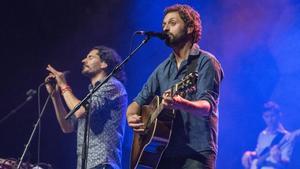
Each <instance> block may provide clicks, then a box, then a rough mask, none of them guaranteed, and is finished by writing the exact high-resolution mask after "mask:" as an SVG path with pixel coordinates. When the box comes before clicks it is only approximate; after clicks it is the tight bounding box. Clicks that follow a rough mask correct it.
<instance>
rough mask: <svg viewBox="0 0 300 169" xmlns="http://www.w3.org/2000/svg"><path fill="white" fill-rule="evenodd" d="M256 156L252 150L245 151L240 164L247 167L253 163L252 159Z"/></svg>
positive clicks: (246, 168) (247, 168)
mask: <svg viewBox="0 0 300 169" xmlns="http://www.w3.org/2000/svg"><path fill="white" fill-rule="evenodd" d="M255 156H256V152H254V151H246V152H245V153H244V155H243V157H242V160H241V161H242V165H243V166H244V168H245V169H249V168H250V167H251V165H252V163H253V160H254V158H255Z"/></svg>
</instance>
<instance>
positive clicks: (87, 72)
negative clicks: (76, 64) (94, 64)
mask: <svg viewBox="0 0 300 169" xmlns="http://www.w3.org/2000/svg"><path fill="white" fill-rule="evenodd" d="M81 74H82V75H84V76H87V77H92V76H93V75H94V73H93V72H91V71H90V68H89V67H86V66H83V67H82V70H81Z"/></svg>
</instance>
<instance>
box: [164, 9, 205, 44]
mask: <svg viewBox="0 0 300 169" xmlns="http://www.w3.org/2000/svg"><path fill="white" fill-rule="evenodd" d="M170 12H178V14H179V16H180V18H181V19H182V20H183V21H184V23H185V26H186V27H190V26H191V27H193V28H194V31H193V34H192V38H193V39H192V40H193V43H198V42H199V41H200V39H201V35H202V25H201V18H200V14H199V13H198V12H197V11H196V10H195V9H193V8H192V7H191V6H189V5H183V4H175V5H172V6H169V7H166V8H165V10H164V16H166V15H167V14H168V13H170Z"/></svg>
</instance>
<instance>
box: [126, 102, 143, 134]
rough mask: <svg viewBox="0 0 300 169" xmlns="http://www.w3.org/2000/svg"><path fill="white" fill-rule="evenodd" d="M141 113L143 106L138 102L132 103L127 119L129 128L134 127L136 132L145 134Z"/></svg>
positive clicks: (128, 109)
mask: <svg viewBox="0 0 300 169" xmlns="http://www.w3.org/2000/svg"><path fill="white" fill-rule="evenodd" d="M140 111H141V106H140V105H139V104H138V103H136V102H132V103H131V104H130V105H129V106H128V108H127V112H126V117H127V122H128V126H130V127H132V129H133V131H134V132H137V133H144V131H145V129H144V123H143V121H142V117H141V116H139V115H138V114H139V113H140Z"/></svg>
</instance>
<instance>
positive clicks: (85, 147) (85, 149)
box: [65, 35, 151, 169]
mask: <svg viewBox="0 0 300 169" xmlns="http://www.w3.org/2000/svg"><path fill="white" fill-rule="evenodd" d="M150 38H151V36H149V35H147V36H146V37H145V38H144V40H143V41H142V42H141V43H140V44H139V45H138V46H137V47H136V48H135V49H134V50H133V51H132V52H131V53H130V54H129V55H128V56H127V57H126V58H125V59H124V60H123V61H122V62H121V63H120V64H119V65H117V66H116V67H115V68H114V69H113V70H112V71H111V72H110V73H109V74H108V75H107V76H106V78H105V79H104V80H103V81H102V82H101V83H99V84H98V85H96V86H95V87H94V88H93V90H92V91H91V92H90V93H88V94H87V95H86V96H85V97H84V98H83V99H82V100H81V101H80V102H79V103H78V104H77V105H76V106H75V107H74V108H73V109H72V110H71V111H70V112H69V113H68V114H67V115H66V116H65V120H68V119H69V118H70V117H71V116H72V115H73V114H74V113H75V112H76V111H77V110H78V109H79V108H80V107H81V106H82V105H84V104H85V103H86V102H87V100H88V99H89V98H90V97H91V96H92V95H93V94H94V93H95V92H96V91H97V90H98V89H99V88H100V87H101V86H103V84H105V83H106V82H107V81H108V80H109V78H110V77H111V76H112V75H113V74H114V73H116V72H117V71H118V70H119V69H120V68H121V67H122V66H123V65H124V64H125V63H126V62H127V61H128V60H129V59H130V58H131V56H132V55H133V54H135V53H136V52H137V51H138V50H139V49H140V48H141V47H142V46H143V45H144V44H146V43H147V42H148V41H149V39H150ZM89 122H90V115H89V112H87V114H86V116H85V129H84V138H83V147H82V152H83V154H82V159H81V160H82V162H81V169H87V156H88V154H87V153H88V143H89V142H88V141H89V130H88V129H89V125H90V124H89Z"/></svg>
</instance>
